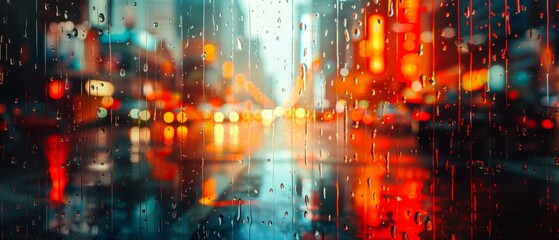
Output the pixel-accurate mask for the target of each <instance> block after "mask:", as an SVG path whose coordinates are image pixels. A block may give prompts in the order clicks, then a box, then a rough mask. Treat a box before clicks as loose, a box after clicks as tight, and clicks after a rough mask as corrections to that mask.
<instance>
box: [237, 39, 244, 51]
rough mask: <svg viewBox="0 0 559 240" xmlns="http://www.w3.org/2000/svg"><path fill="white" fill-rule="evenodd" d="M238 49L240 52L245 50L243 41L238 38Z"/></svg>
mask: <svg viewBox="0 0 559 240" xmlns="http://www.w3.org/2000/svg"><path fill="white" fill-rule="evenodd" d="M237 49H238V50H243V44H242V42H241V39H239V38H237Z"/></svg>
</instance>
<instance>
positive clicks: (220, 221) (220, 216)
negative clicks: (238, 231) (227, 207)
mask: <svg viewBox="0 0 559 240" xmlns="http://www.w3.org/2000/svg"><path fill="white" fill-rule="evenodd" d="M217 221H218V222H219V226H221V224H223V215H221V214H220V215H219V217H218V218H217Z"/></svg>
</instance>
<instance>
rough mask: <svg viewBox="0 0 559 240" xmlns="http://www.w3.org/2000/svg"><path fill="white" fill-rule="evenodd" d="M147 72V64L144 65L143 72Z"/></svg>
mask: <svg viewBox="0 0 559 240" xmlns="http://www.w3.org/2000/svg"><path fill="white" fill-rule="evenodd" d="M147 71H148V63H144V72H147Z"/></svg>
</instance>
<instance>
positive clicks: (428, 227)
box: [425, 217, 433, 231]
mask: <svg viewBox="0 0 559 240" xmlns="http://www.w3.org/2000/svg"><path fill="white" fill-rule="evenodd" d="M425 230H426V231H431V230H433V222H432V221H431V218H430V217H427V219H425Z"/></svg>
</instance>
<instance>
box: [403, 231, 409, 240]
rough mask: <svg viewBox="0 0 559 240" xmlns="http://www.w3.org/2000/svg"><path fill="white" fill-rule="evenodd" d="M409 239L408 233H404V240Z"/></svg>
mask: <svg viewBox="0 0 559 240" xmlns="http://www.w3.org/2000/svg"><path fill="white" fill-rule="evenodd" d="M409 239H410V237H409V236H408V233H407V232H403V233H402V240H409Z"/></svg>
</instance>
